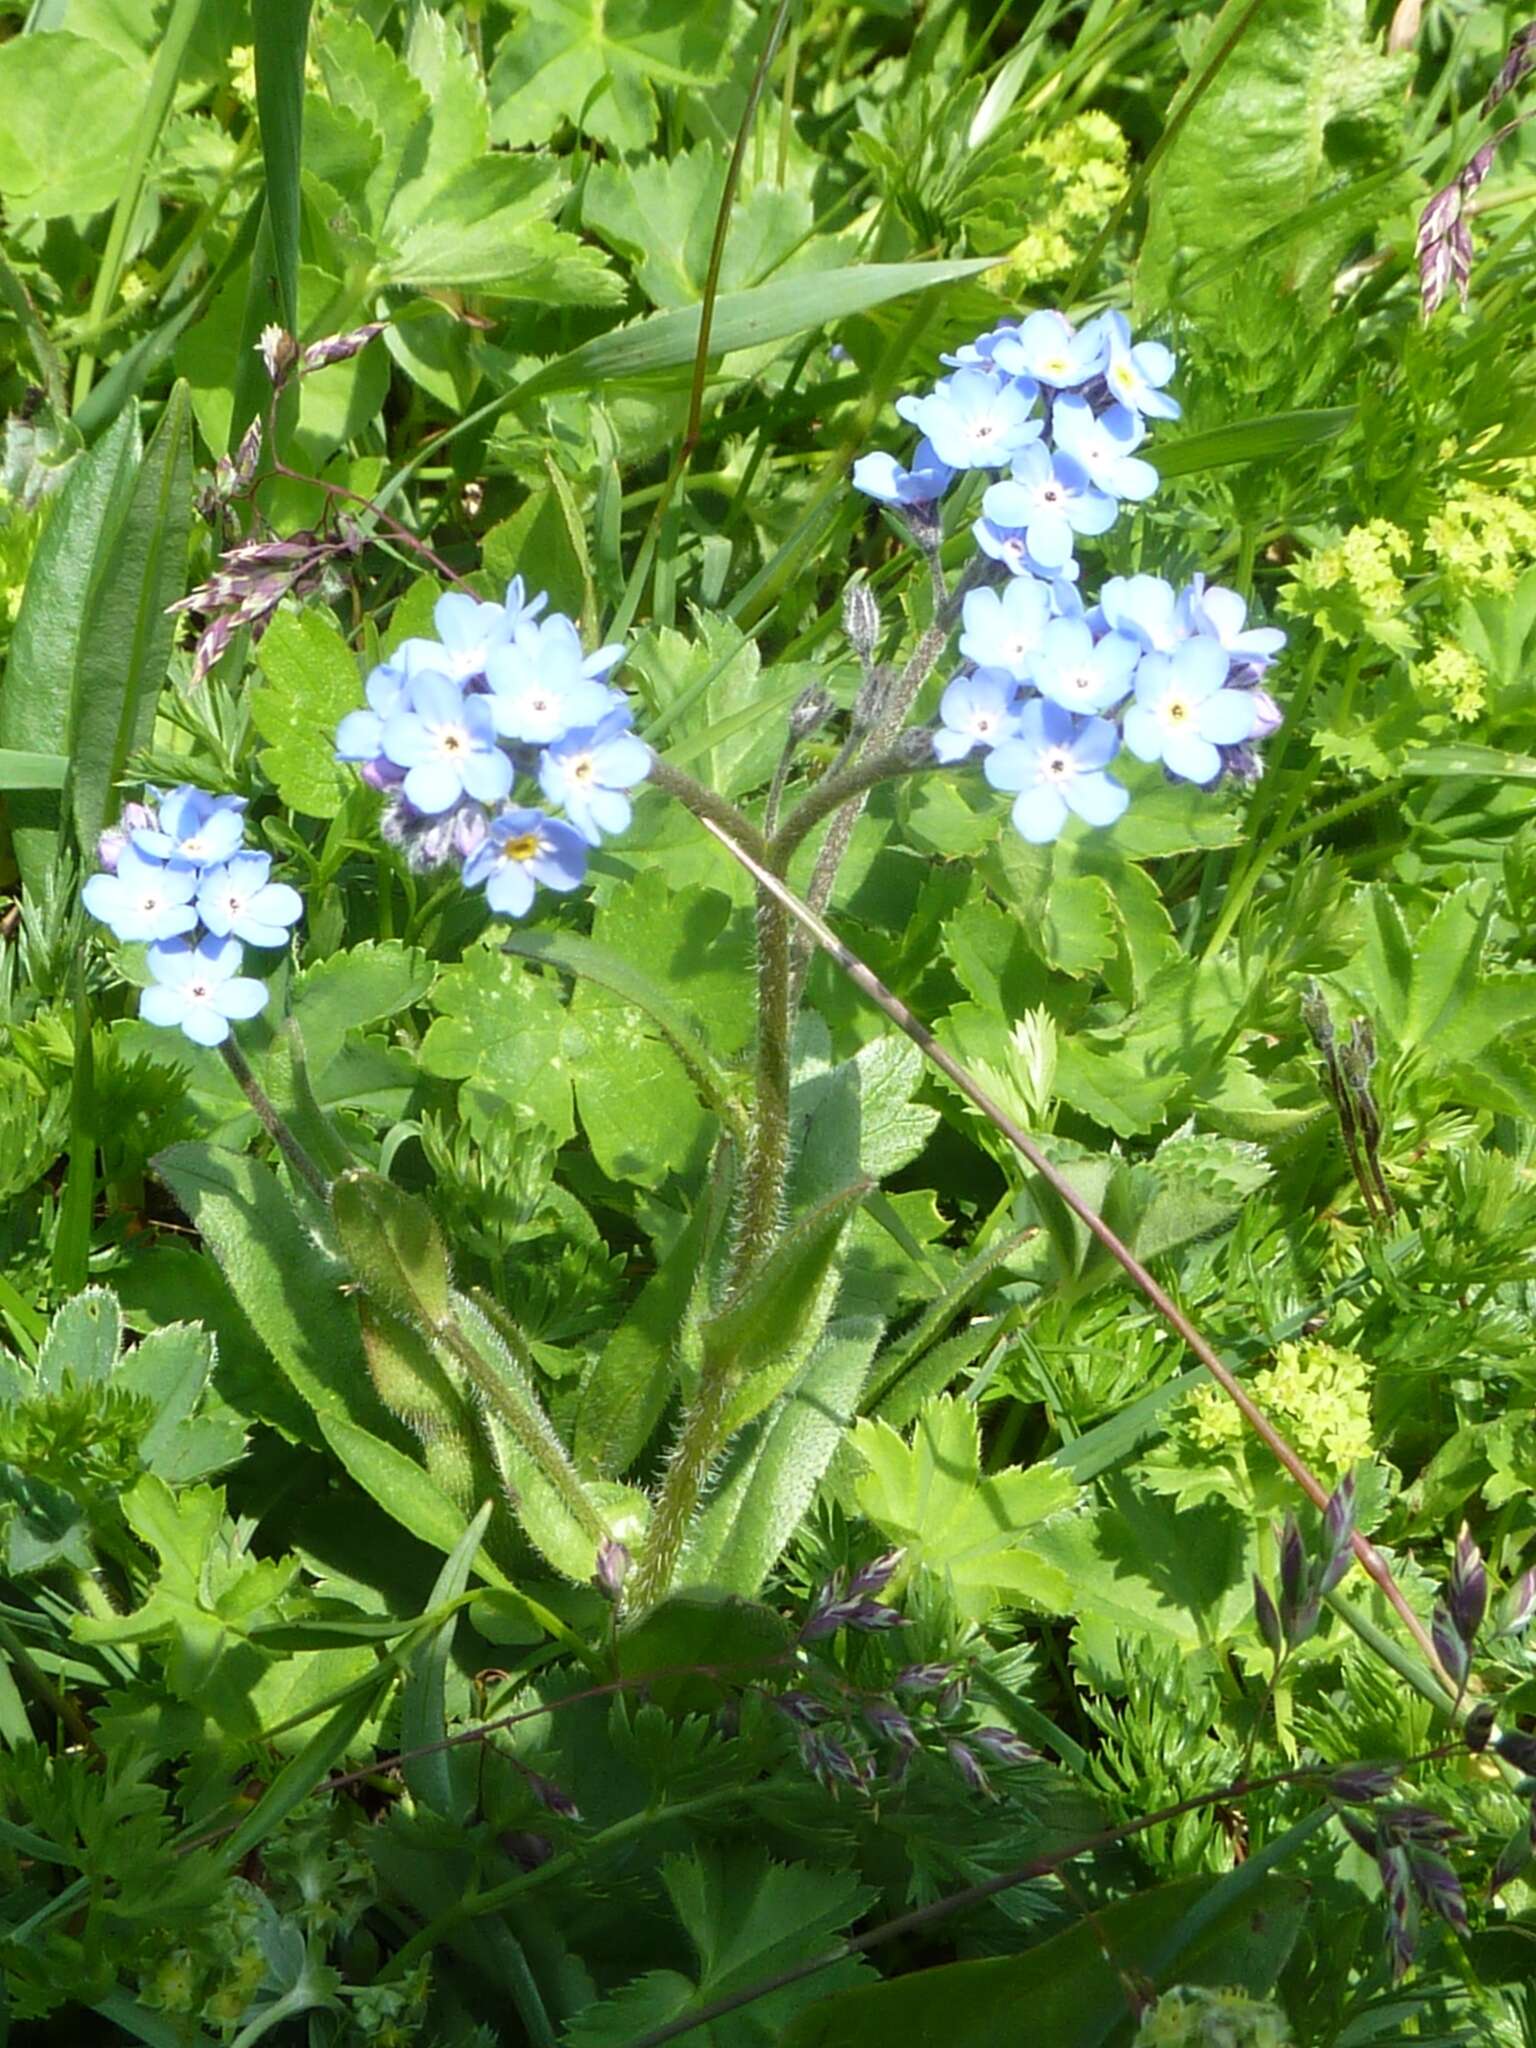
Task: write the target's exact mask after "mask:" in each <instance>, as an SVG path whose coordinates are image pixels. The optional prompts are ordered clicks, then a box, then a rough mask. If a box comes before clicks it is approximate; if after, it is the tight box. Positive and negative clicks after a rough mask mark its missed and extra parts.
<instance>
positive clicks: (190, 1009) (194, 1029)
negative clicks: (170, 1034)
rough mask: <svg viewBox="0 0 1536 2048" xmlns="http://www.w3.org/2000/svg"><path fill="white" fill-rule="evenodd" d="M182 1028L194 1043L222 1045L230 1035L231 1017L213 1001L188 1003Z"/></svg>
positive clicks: (182, 1020) (183, 1015)
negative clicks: (216, 1007) (216, 1006)
mask: <svg viewBox="0 0 1536 2048" xmlns="http://www.w3.org/2000/svg"><path fill="white" fill-rule="evenodd" d="M181 1028H182V1030H183V1031H184V1032H185V1033H186V1034H187V1036H188V1038H190V1039H191V1041H192V1043H193V1044H194V1045H222V1044H223V1043H224V1041H225V1039H226V1038H228V1036H229V1019H228V1018H227V1017H226V1016H225V1015H224V1013H223V1011H222V1010H216V1009H215V1008H214V1006H213V1004H212V1003H188V1005H187V1006H186V1009H185V1010H184V1011H183V1013H182V1018H181Z"/></svg>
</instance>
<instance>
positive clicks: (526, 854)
mask: <svg viewBox="0 0 1536 2048" xmlns="http://www.w3.org/2000/svg"><path fill="white" fill-rule="evenodd" d="M538 850H539V835H538V833H537V832H519V833H518V834H517V836H516V838H515V839H509V840H508V841H507V843H506V845H505V846H504V847H503V848H502V849H501V857H502V859H503V860H532V859H533V857H534V855H535V854H536V853H537V852H538Z"/></svg>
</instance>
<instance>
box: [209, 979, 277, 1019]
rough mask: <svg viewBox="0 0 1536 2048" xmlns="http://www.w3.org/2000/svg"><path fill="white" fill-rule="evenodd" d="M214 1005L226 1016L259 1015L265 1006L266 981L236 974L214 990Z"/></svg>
mask: <svg viewBox="0 0 1536 2048" xmlns="http://www.w3.org/2000/svg"><path fill="white" fill-rule="evenodd" d="M213 1000H214V1005H215V1007H216V1008H217V1009H220V1010H222V1011H223V1013H224V1015H225V1016H226V1017H259V1016H260V1015H261V1013H262V1011H263V1010H264V1009H265V1008H266V1007H267V988H266V983H265V982H261V981H253V980H252V979H251V978H250V977H249V976H248V975H237V976H236V978H235V979H234V980H233V981H226V982H225V983H224V984H223V986H222V987H220V988H218V989H215V991H214V996H213Z"/></svg>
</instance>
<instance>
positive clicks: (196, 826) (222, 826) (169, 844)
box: [130, 783, 245, 868]
mask: <svg viewBox="0 0 1536 2048" xmlns="http://www.w3.org/2000/svg"><path fill="white" fill-rule="evenodd" d="M130 836H131V838H132V840H133V843H134V845H135V847H137V849H138V851H139V852H140V853H144V854H148V855H149V857H150V859H151V860H174V861H185V862H186V864H187V865H188V866H189V867H194V868H204V867H211V866H212V865H213V864H214V863H215V862H217V861H221V860H228V858H229V856H230V855H231V854H232V853H233V852H234V850H235V848H236V847H237V846H238V845H239V844H240V842H241V840H242V839H243V838H244V837H245V798H244V797H243V796H211V795H210V794H209V793H208V791H207V790H206V789H194V788H193V787H192V785H191V784H190V783H183V784H182V786H181V787H180V788H179V789H173V790H172V791H171V792H170V794H169V795H168V796H163V797H161V799H160V802H159V806H158V811H157V817H156V822H155V823H154V824H153V825H140V826H138V827H136V829H135V830H134V831H133V833H132V834H131V835H130Z"/></svg>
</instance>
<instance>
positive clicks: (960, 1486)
mask: <svg viewBox="0 0 1536 2048" xmlns="http://www.w3.org/2000/svg"><path fill="white" fill-rule="evenodd" d="M853 1448H854V1450H855V1452H856V1453H857V1454H858V1456H859V1457H860V1458H861V1459H862V1460H863V1462H864V1465H865V1467H866V1468H867V1469H866V1470H865V1472H864V1474H863V1476H862V1477H861V1478H860V1479H859V1480H858V1482H857V1485H856V1489H855V1491H856V1495H857V1499H858V1503H859V1507H860V1509H861V1510H862V1512H863V1513H864V1514H865V1515H867V1516H868V1517H869V1519H870V1521H871V1522H873V1523H874V1525H875V1527H876V1528H877V1529H879V1531H880V1533H881V1535H882V1536H884V1537H886V1538H888V1539H889V1541H890V1542H891V1543H892V1544H896V1545H900V1546H901V1547H902V1548H904V1549H905V1550H906V1553H907V1558H906V1565H905V1569H906V1570H908V1571H910V1572H918V1571H927V1572H932V1573H934V1575H935V1576H936V1577H937V1578H938V1579H939V1580H941V1581H942V1582H943V1583H944V1584H945V1585H946V1586H947V1587H948V1588H949V1591H950V1594H951V1597H952V1598H953V1600H954V1602H955V1605H956V1608H957V1609H958V1611H959V1612H960V1614H961V1615H963V1616H964V1617H966V1618H967V1619H969V1620H973V1621H982V1620H985V1618H986V1617H987V1615H988V1614H990V1613H991V1612H992V1611H993V1609H994V1608H996V1607H1000V1606H1029V1607H1038V1608H1043V1609H1045V1611H1046V1612H1048V1613H1053V1614H1065V1613H1070V1612H1071V1611H1072V1610H1073V1609H1074V1607H1075V1606H1076V1605H1077V1601H1076V1596H1075V1593H1074V1589H1073V1586H1072V1582H1071V1580H1070V1578H1069V1577H1068V1576H1067V1575H1066V1573H1065V1572H1063V1571H1062V1570H1061V1569H1060V1568H1059V1567H1058V1566H1057V1565H1056V1564H1055V1563H1053V1562H1051V1561H1050V1560H1049V1559H1048V1557H1047V1556H1046V1555H1045V1554H1044V1553H1043V1552H1042V1551H1041V1549H1040V1548H1039V1544H1038V1536H1037V1531H1038V1530H1039V1527H1040V1525H1042V1524H1044V1523H1046V1522H1048V1521H1049V1520H1050V1518H1051V1517H1053V1516H1059V1515H1060V1514H1061V1513H1062V1511H1063V1510H1064V1509H1066V1508H1068V1507H1070V1506H1071V1504H1072V1502H1073V1500H1074V1499H1075V1498H1076V1494H1077V1488H1076V1486H1075V1485H1074V1484H1073V1482H1072V1481H1071V1480H1070V1479H1069V1478H1068V1476H1067V1475H1066V1473H1064V1472H1062V1471H1061V1470H1060V1469H1059V1468H1058V1467H1056V1466H1051V1465H1035V1466H1032V1467H1031V1468H1030V1469H1029V1470H1027V1471H1026V1470H1023V1469H1021V1468H1019V1467H1012V1468H1010V1469H1009V1470H1008V1471H1006V1472H999V1473H995V1474H993V1475H992V1476H991V1477H988V1478H983V1477H982V1472H981V1439H980V1436H979V1434H978V1431H977V1427H976V1411H975V1409H974V1408H973V1407H971V1406H970V1405H969V1404H968V1403H966V1402H964V1401H958V1400H956V1399H955V1398H954V1397H953V1396H951V1395H948V1394H944V1395H941V1396H940V1397H939V1398H938V1399H937V1400H934V1401H929V1402H926V1403H925V1404H924V1406H923V1408H922V1410H921V1412H920V1413H919V1415H918V1418H917V1421H916V1422H915V1424H914V1425H913V1429H912V1437H911V1441H910V1442H906V1441H904V1440H903V1439H902V1438H901V1437H900V1436H898V1435H897V1433H896V1431H895V1430H894V1429H891V1428H890V1427H889V1426H888V1425H887V1424H886V1423H883V1422H873V1421H869V1420H864V1421H861V1422H860V1423H858V1425H857V1426H856V1427H855V1429H854V1432H853Z"/></svg>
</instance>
